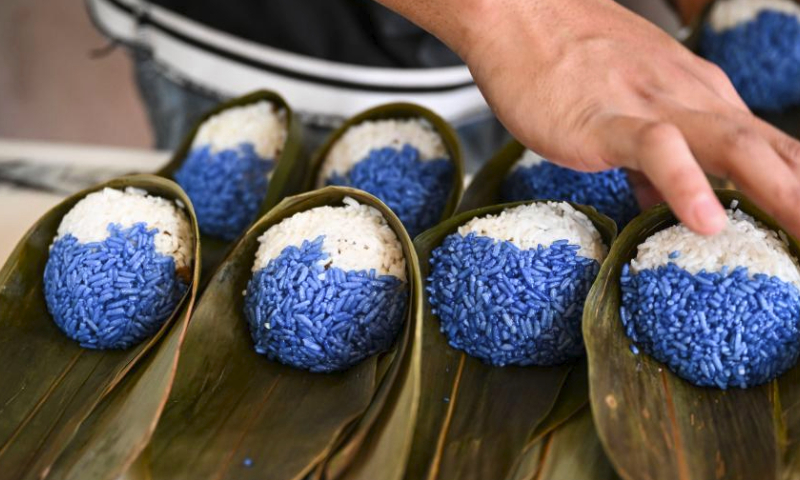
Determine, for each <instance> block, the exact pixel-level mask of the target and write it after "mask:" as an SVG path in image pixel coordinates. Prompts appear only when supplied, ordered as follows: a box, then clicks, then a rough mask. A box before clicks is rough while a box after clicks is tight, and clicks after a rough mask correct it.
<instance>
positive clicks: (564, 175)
mask: <svg viewBox="0 0 800 480" xmlns="http://www.w3.org/2000/svg"><path fill="white" fill-rule="evenodd" d="M501 196H502V198H503V201H506V202H518V201H523V200H558V201H564V202H574V203H579V204H582V205H590V206H592V207H594V208H596V209H597V211H598V212H600V213H602V214H604V215H608V216H609V217H610V218H611V219H613V220H614V221H615V222H617V225H618V226H619V227H620V228H622V227H624V226H625V225H627V223H628V222H630V221H631V220H632V219H633V217H635V216H636V215H638V214H639V204H638V203H637V202H636V197H634V195H633V189H632V188H631V185H630V183H629V182H628V174H627V173H625V171H624V170H623V169H621V168H614V169H611V170H606V171H603V172H593V173H588V172H579V171H576V170H572V169H569V168H565V167H561V166H559V165H556V164H555V163H551V162H548V161H547V160H545V159H543V158H542V157H541V156H539V155H538V154H536V153H534V152H532V151H530V150H526V151H525V153H524V154H523V155H522V157H520V159H519V160H518V161H517V163H516V164H515V165H514V166H513V167H512V169H511V171H510V172H509V174H508V176H506V179H505V181H504V182H503V187H502V189H501Z"/></svg>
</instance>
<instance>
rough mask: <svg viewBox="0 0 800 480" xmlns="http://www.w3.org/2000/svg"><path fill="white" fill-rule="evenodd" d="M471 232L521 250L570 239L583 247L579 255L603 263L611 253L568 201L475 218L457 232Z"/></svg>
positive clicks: (531, 205)
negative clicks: (608, 253) (505, 241)
mask: <svg viewBox="0 0 800 480" xmlns="http://www.w3.org/2000/svg"><path fill="white" fill-rule="evenodd" d="M471 232H475V233H476V234H477V235H480V236H485V237H491V238H493V239H496V240H507V241H509V242H511V243H513V244H514V245H516V246H517V247H519V248H520V249H521V250H528V249H531V248H536V247H537V246H539V245H542V246H544V247H547V246H549V245H552V244H553V242H555V241H557V240H568V241H569V243H570V244H573V245H578V246H580V250H579V251H578V254H579V255H581V256H584V257H586V258H591V259H593V260H597V261H598V262H599V263H602V262H603V259H604V258H605V257H606V253H607V252H608V250H607V248H606V246H605V244H604V243H603V240H602V238H601V237H600V232H598V231H597V228H595V226H594V224H593V223H592V221H591V220H589V217H587V216H586V215H584V214H583V213H582V212H579V211H578V210H575V208H573V207H572V205H570V204H568V203H565V202H542V203H532V204H530V205H520V206H518V207H514V208H510V209H508V210H504V211H503V212H501V213H500V214H499V215H487V216H485V217H479V218H474V219H472V220H470V221H469V222H467V223H466V224H464V225H462V226H461V227H459V229H458V233H459V234H461V235H462V236H466V235H468V234H469V233H471Z"/></svg>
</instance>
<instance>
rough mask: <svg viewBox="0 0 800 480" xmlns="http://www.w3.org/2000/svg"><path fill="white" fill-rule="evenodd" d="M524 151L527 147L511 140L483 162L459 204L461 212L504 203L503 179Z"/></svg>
mask: <svg viewBox="0 0 800 480" xmlns="http://www.w3.org/2000/svg"><path fill="white" fill-rule="evenodd" d="M523 153H525V147H524V146H523V145H522V144H521V143H519V142H518V141H516V140H511V141H510V142H508V143H507V144H506V145H505V146H503V148H501V149H500V150H498V151H497V153H495V154H494V156H493V157H492V158H490V159H489V161H487V162H486V163H485V164H483V166H482V167H481V169H480V170H478V173H476V174H475V180H473V181H472V183H470V185H469V187H467V191H466V192H464V198H463V199H462V200H461V204H460V205H459V206H458V211H459V213H460V212H467V211H469V210H475V209H476V208H481V207H486V206H489V205H497V204H498V203H502V202H503V198H502V196H501V195H500V188H501V187H502V186H503V180H505V178H506V175H508V171H509V170H510V169H511V167H513V166H514V164H515V163H517V160H519V158H520V157H521V156H522V154H523Z"/></svg>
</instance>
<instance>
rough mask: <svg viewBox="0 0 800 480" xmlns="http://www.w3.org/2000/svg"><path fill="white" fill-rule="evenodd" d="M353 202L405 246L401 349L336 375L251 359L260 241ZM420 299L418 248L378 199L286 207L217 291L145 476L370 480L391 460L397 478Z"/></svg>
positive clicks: (414, 387)
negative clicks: (249, 305)
mask: <svg viewBox="0 0 800 480" xmlns="http://www.w3.org/2000/svg"><path fill="white" fill-rule="evenodd" d="M346 197H349V198H352V199H355V200H356V201H357V202H359V203H360V204H366V205H369V206H372V207H374V208H376V209H377V210H378V211H380V212H381V213H382V214H383V216H384V217H385V218H386V220H387V221H388V224H389V225H390V226H391V228H392V230H394V232H396V234H397V236H398V238H399V239H400V242H401V244H402V249H403V253H404V255H405V258H406V259H407V265H408V266H407V281H408V284H409V287H410V301H409V302H408V308H407V311H406V314H405V320H404V325H403V330H402V332H401V334H400V337H399V338H398V340H397V342H396V344H395V346H394V347H393V348H392V349H391V350H389V351H388V352H387V353H384V354H378V355H374V356H371V357H368V358H366V359H365V360H363V361H362V362H361V363H359V364H357V365H355V366H353V367H352V368H350V369H347V370H344V371H340V372H335V373H327V374H323V373H312V372H309V371H305V370H300V369H297V368H292V367H289V366H286V365H282V364H280V363H278V362H277V361H270V360H267V359H266V358H264V357H263V356H261V355H259V354H257V353H256V351H255V350H254V348H253V340H252V338H251V334H250V332H249V331H248V328H247V321H246V319H245V310H244V301H245V297H244V296H243V295H242V292H243V290H245V288H246V286H247V283H248V280H250V278H251V276H252V272H251V268H252V266H253V258H254V257H255V253H256V250H257V248H258V237H259V236H260V235H261V234H262V233H263V232H265V231H266V230H268V229H269V228H270V227H273V226H274V225H277V224H278V223H280V222H281V221H282V220H284V219H287V218H289V217H291V216H292V215H294V214H297V213H298V212H305V211H308V210H310V209H313V208H316V207H322V206H338V205H341V204H342V202H343V201H344V199H345V198H346ZM420 295H421V283H420V276H419V269H418V262H417V258H416V253H415V251H414V249H413V246H412V244H411V241H410V239H409V238H408V236H407V235H405V233H404V229H403V227H402V224H401V223H400V221H399V220H398V219H397V217H396V216H394V215H393V214H392V213H391V211H390V210H389V209H388V208H387V207H386V206H385V205H383V204H382V203H380V201H378V200H377V199H376V198H375V197H372V196H371V195H368V194H366V193H364V192H361V191H359V190H353V189H347V188H339V187H337V188H326V189H322V190H317V191H314V192H311V193H307V194H303V195H299V196H296V197H292V198H289V199H286V200H284V201H283V202H281V203H280V204H279V205H278V206H277V207H275V208H274V209H272V210H271V211H270V212H269V213H268V214H267V215H265V216H264V217H262V218H261V219H260V220H259V221H258V222H256V224H255V225H254V226H253V227H252V228H251V229H250V230H249V231H248V232H247V233H246V234H245V235H244V236H243V237H242V238H241V239H240V241H239V242H237V244H236V245H235V247H234V248H233V250H232V251H231V253H230V254H229V255H228V257H227V258H226V259H225V260H224V262H223V263H222V265H221V266H220V268H219V269H218V271H217V273H216V274H215V275H214V276H213V277H212V279H211V281H210V283H209V284H208V286H207V288H206V290H205V292H204V294H203V297H202V299H201V300H200V302H199V304H198V306H197V309H196V311H195V314H194V316H193V319H192V322H191V324H190V325H189V328H188V331H187V334H186V341H185V343H184V344H183V346H182V354H181V358H180V361H179V363H178V368H177V373H176V375H175V383H174V386H173V389H172V392H171V393H170V396H169V400H168V401H167V407H166V410H165V411H164V415H163V416H162V418H161V420H160V422H159V424H158V427H157V428H156V430H155V434H154V436H153V439H152V442H151V445H150V446H151V448H150V450H149V453H148V455H147V456H146V458H145V459H144V460H143V463H144V466H145V470H147V471H149V472H151V473H152V475H153V477H154V478H237V479H246V478H259V479H263V478H275V479H289V478H305V477H307V476H309V475H311V476H312V478H317V477H319V476H322V475H325V476H326V477H331V478H333V477H335V478H348V477H349V476H350V475H354V476H355V477H356V478H367V477H364V476H363V475H366V473H367V472H376V471H382V469H385V468H387V464H386V461H387V460H386V459H390V460H389V462H390V463H389V465H391V464H394V465H395V466H396V467H397V468H398V469H399V467H400V466H401V465H403V464H404V463H405V460H406V457H407V454H408V453H407V452H408V450H409V448H410V440H411V427H412V426H413V425H414V424H415V415H416V410H417V408H416V406H417V402H418V398H419V380H418V378H417V375H418V372H419V362H420V358H419V350H418V349H414V348H413V347H414V345H415V343H416V342H414V338H413V337H414V336H415V334H416V330H417V322H418V318H419V316H418V312H419V309H420V308H421V307H420V301H421V300H420ZM365 451H369V454H368V455H364V454H363V453H364V452H365ZM372 478H375V477H372Z"/></svg>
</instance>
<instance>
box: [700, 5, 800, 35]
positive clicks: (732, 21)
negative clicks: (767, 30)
mask: <svg viewBox="0 0 800 480" xmlns="http://www.w3.org/2000/svg"><path fill="white" fill-rule="evenodd" d="M765 10H769V11H773V12H779V13H785V14H787V15H794V16H796V17H797V18H798V19H800V5H798V4H797V3H795V2H794V1H792V0H723V1H718V2H715V3H714V5H713V6H712V7H711V12H710V13H709V18H708V23H709V25H710V26H711V28H712V29H714V31H716V32H724V31H726V30H730V29H732V28H735V27H737V26H739V25H741V24H743V23H747V22H752V21H753V20H755V19H756V17H757V16H758V14H759V13H761V12H763V11H765Z"/></svg>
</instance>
